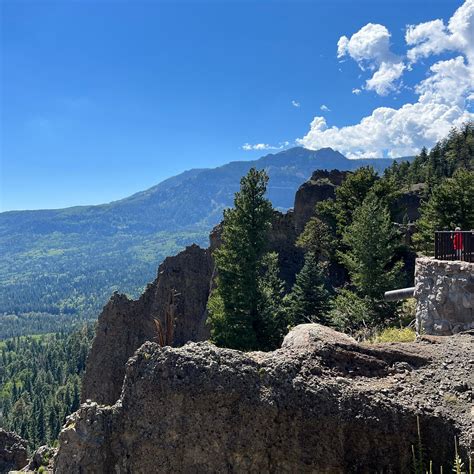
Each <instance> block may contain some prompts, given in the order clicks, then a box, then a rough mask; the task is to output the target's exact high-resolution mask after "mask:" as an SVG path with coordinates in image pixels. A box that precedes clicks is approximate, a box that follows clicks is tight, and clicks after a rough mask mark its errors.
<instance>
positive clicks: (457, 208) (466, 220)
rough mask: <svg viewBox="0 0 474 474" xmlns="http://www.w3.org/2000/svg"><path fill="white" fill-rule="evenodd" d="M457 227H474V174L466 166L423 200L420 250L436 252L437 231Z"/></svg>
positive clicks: (418, 238)
mask: <svg viewBox="0 0 474 474" xmlns="http://www.w3.org/2000/svg"><path fill="white" fill-rule="evenodd" d="M456 226H459V227H461V229H463V230H471V229H473V228H474V173H473V172H472V171H468V170H464V169H458V170H457V171H456V172H455V173H454V175H453V177H452V178H448V179H446V180H444V181H443V182H442V183H441V184H440V185H438V186H437V187H436V188H435V189H434V190H433V194H432V196H431V198H430V199H429V200H428V201H427V202H425V203H423V205H422V207H421V218H420V219H419V220H418V232H417V234H415V236H414V241H415V243H416V244H417V247H418V248H419V249H420V250H423V251H425V252H426V253H432V252H433V251H434V233H435V231H436V230H453V229H454V228H455V227H456Z"/></svg>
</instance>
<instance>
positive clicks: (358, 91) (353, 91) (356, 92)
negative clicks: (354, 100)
mask: <svg viewBox="0 0 474 474" xmlns="http://www.w3.org/2000/svg"><path fill="white" fill-rule="evenodd" d="M361 92H362V91H361V90H360V89H359V88H357V87H356V88H354V89H352V93H353V94H355V95H359V94H360V93H361Z"/></svg>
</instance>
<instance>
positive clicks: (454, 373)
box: [55, 324, 473, 474]
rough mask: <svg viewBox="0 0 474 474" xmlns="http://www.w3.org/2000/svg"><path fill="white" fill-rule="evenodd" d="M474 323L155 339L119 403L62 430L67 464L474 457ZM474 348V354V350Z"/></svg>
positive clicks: (100, 469)
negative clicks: (448, 331)
mask: <svg viewBox="0 0 474 474" xmlns="http://www.w3.org/2000/svg"><path fill="white" fill-rule="evenodd" d="M472 337H473V336H472V335H468V334H465V335H456V336H453V337H451V338H435V337H432V338H431V339H424V340H423V339H422V340H420V341H419V342H417V343H405V344H388V345H363V344H358V343H356V342H355V341H354V340H353V339H351V338H349V337H348V336H345V335H343V334H340V333H337V332H335V331H333V330H331V329H328V328H325V327H323V326H319V325H314V324H311V325H302V326H298V327H297V328H296V329H295V330H293V331H292V332H291V333H290V334H289V335H288V336H287V337H286V338H285V341H284V343H283V345H282V348H281V349H279V350H277V351H274V352H270V353H261V352H254V353H242V352H238V351H233V350H228V349H219V348H216V347H215V346H213V345H211V344H209V343H190V344H187V345H185V346H184V347H181V348H171V347H164V348H162V347H160V346H159V345H158V344H156V343H152V342H147V343H145V344H144V345H143V346H142V347H141V348H140V349H139V350H138V351H137V353H136V354H135V356H134V357H133V358H132V359H130V361H129V362H128V364H127V369H126V377H125V380H124V385H123V391H122V394H121V397H120V399H119V400H118V401H117V403H115V404H114V405H113V406H99V405H97V404H95V403H88V404H85V405H83V406H82V407H81V409H80V410H79V411H78V412H76V413H75V414H73V415H72V416H71V417H70V418H69V419H68V421H67V423H66V425H65V428H64V429H63V431H62V432H61V435H60V440H59V441H60V449H59V453H58V456H57V459H56V464H55V472H56V473H58V474H62V473H67V474H74V473H84V472H87V473H89V474H94V473H97V474H99V473H100V474H104V473H115V474H120V473H130V472H133V473H149V472H162V473H167V472H169V473H171V472H237V473H240V472H255V473H257V472H258V473H267V472H317V473H331V474H334V473H351V472H364V473H365V472H386V473H396V472H397V473H398V472H410V471H411V459H412V452H411V446H412V445H414V444H415V445H416V443H417V422H416V417H417V415H419V420H420V425H421V436H422V441H423V445H424V453H425V460H427V461H428V460H431V461H433V466H434V468H435V469H436V472H438V471H439V466H440V465H441V464H442V463H444V469H445V472H448V471H449V470H450V468H451V466H452V459H453V455H454V436H456V437H458V438H459V444H460V452H461V455H463V456H464V459H466V455H467V454H466V451H467V448H468V444H469V431H470V429H471V419H470V401H471V397H472V384H473V381H472ZM470 357H471V359H470Z"/></svg>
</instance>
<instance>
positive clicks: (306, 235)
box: [296, 216, 332, 258]
mask: <svg viewBox="0 0 474 474" xmlns="http://www.w3.org/2000/svg"><path fill="white" fill-rule="evenodd" d="M296 246H297V247H300V248H302V249H304V250H305V252H311V253H313V254H314V255H315V256H316V257H324V258H327V257H329V255H330V253H331V247H332V246H331V231H330V229H329V226H328V225H327V224H326V223H325V222H323V221H322V220H321V219H319V218H318V217H316V216H313V217H311V219H310V220H309V221H308V222H307V223H306V225H305V227H304V230H303V232H301V234H300V235H299V237H298V239H297V241H296Z"/></svg>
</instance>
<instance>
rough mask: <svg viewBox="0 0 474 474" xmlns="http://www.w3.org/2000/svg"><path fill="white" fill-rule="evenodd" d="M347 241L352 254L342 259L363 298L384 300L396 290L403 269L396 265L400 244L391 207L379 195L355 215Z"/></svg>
mask: <svg viewBox="0 0 474 474" xmlns="http://www.w3.org/2000/svg"><path fill="white" fill-rule="evenodd" d="M343 241H344V243H345V245H346V246H347V248H348V250H347V251H346V252H344V253H342V252H340V253H339V256H340V258H341V261H342V263H343V264H344V265H345V266H346V268H347V269H348V271H349V274H350V277H351V282H352V284H353V285H354V286H355V288H356V290H357V292H358V293H359V295H360V296H367V297H369V298H371V299H374V300H381V299H382V297H383V293H384V291H386V290H389V289H393V288H396V286H397V284H398V283H399V282H400V279H401V268H402V266H403V264H402V262H396V263H394V262H393V259H394V254H395V250H396V247H397V246H398V244H399V242H398V239H397V235H396V232H395V230H394V228H393V225H392V223H391V221H390V213H389V211H388V209H387V207H386V206H384V205H383V204H382V203H381V202H380V200H379V199H378V198H377V197H376V196H375V195H373V194H369V195H368V196H367V197H366V199H364V202H363V203H362V205H361V206H360V207H359V208H358V209H357V210H356V211H355V213H354V220H353V222H352V224H351V225H350V226H349V227H347V228H346V229H345V231H344V234H343Z"/></svg>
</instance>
